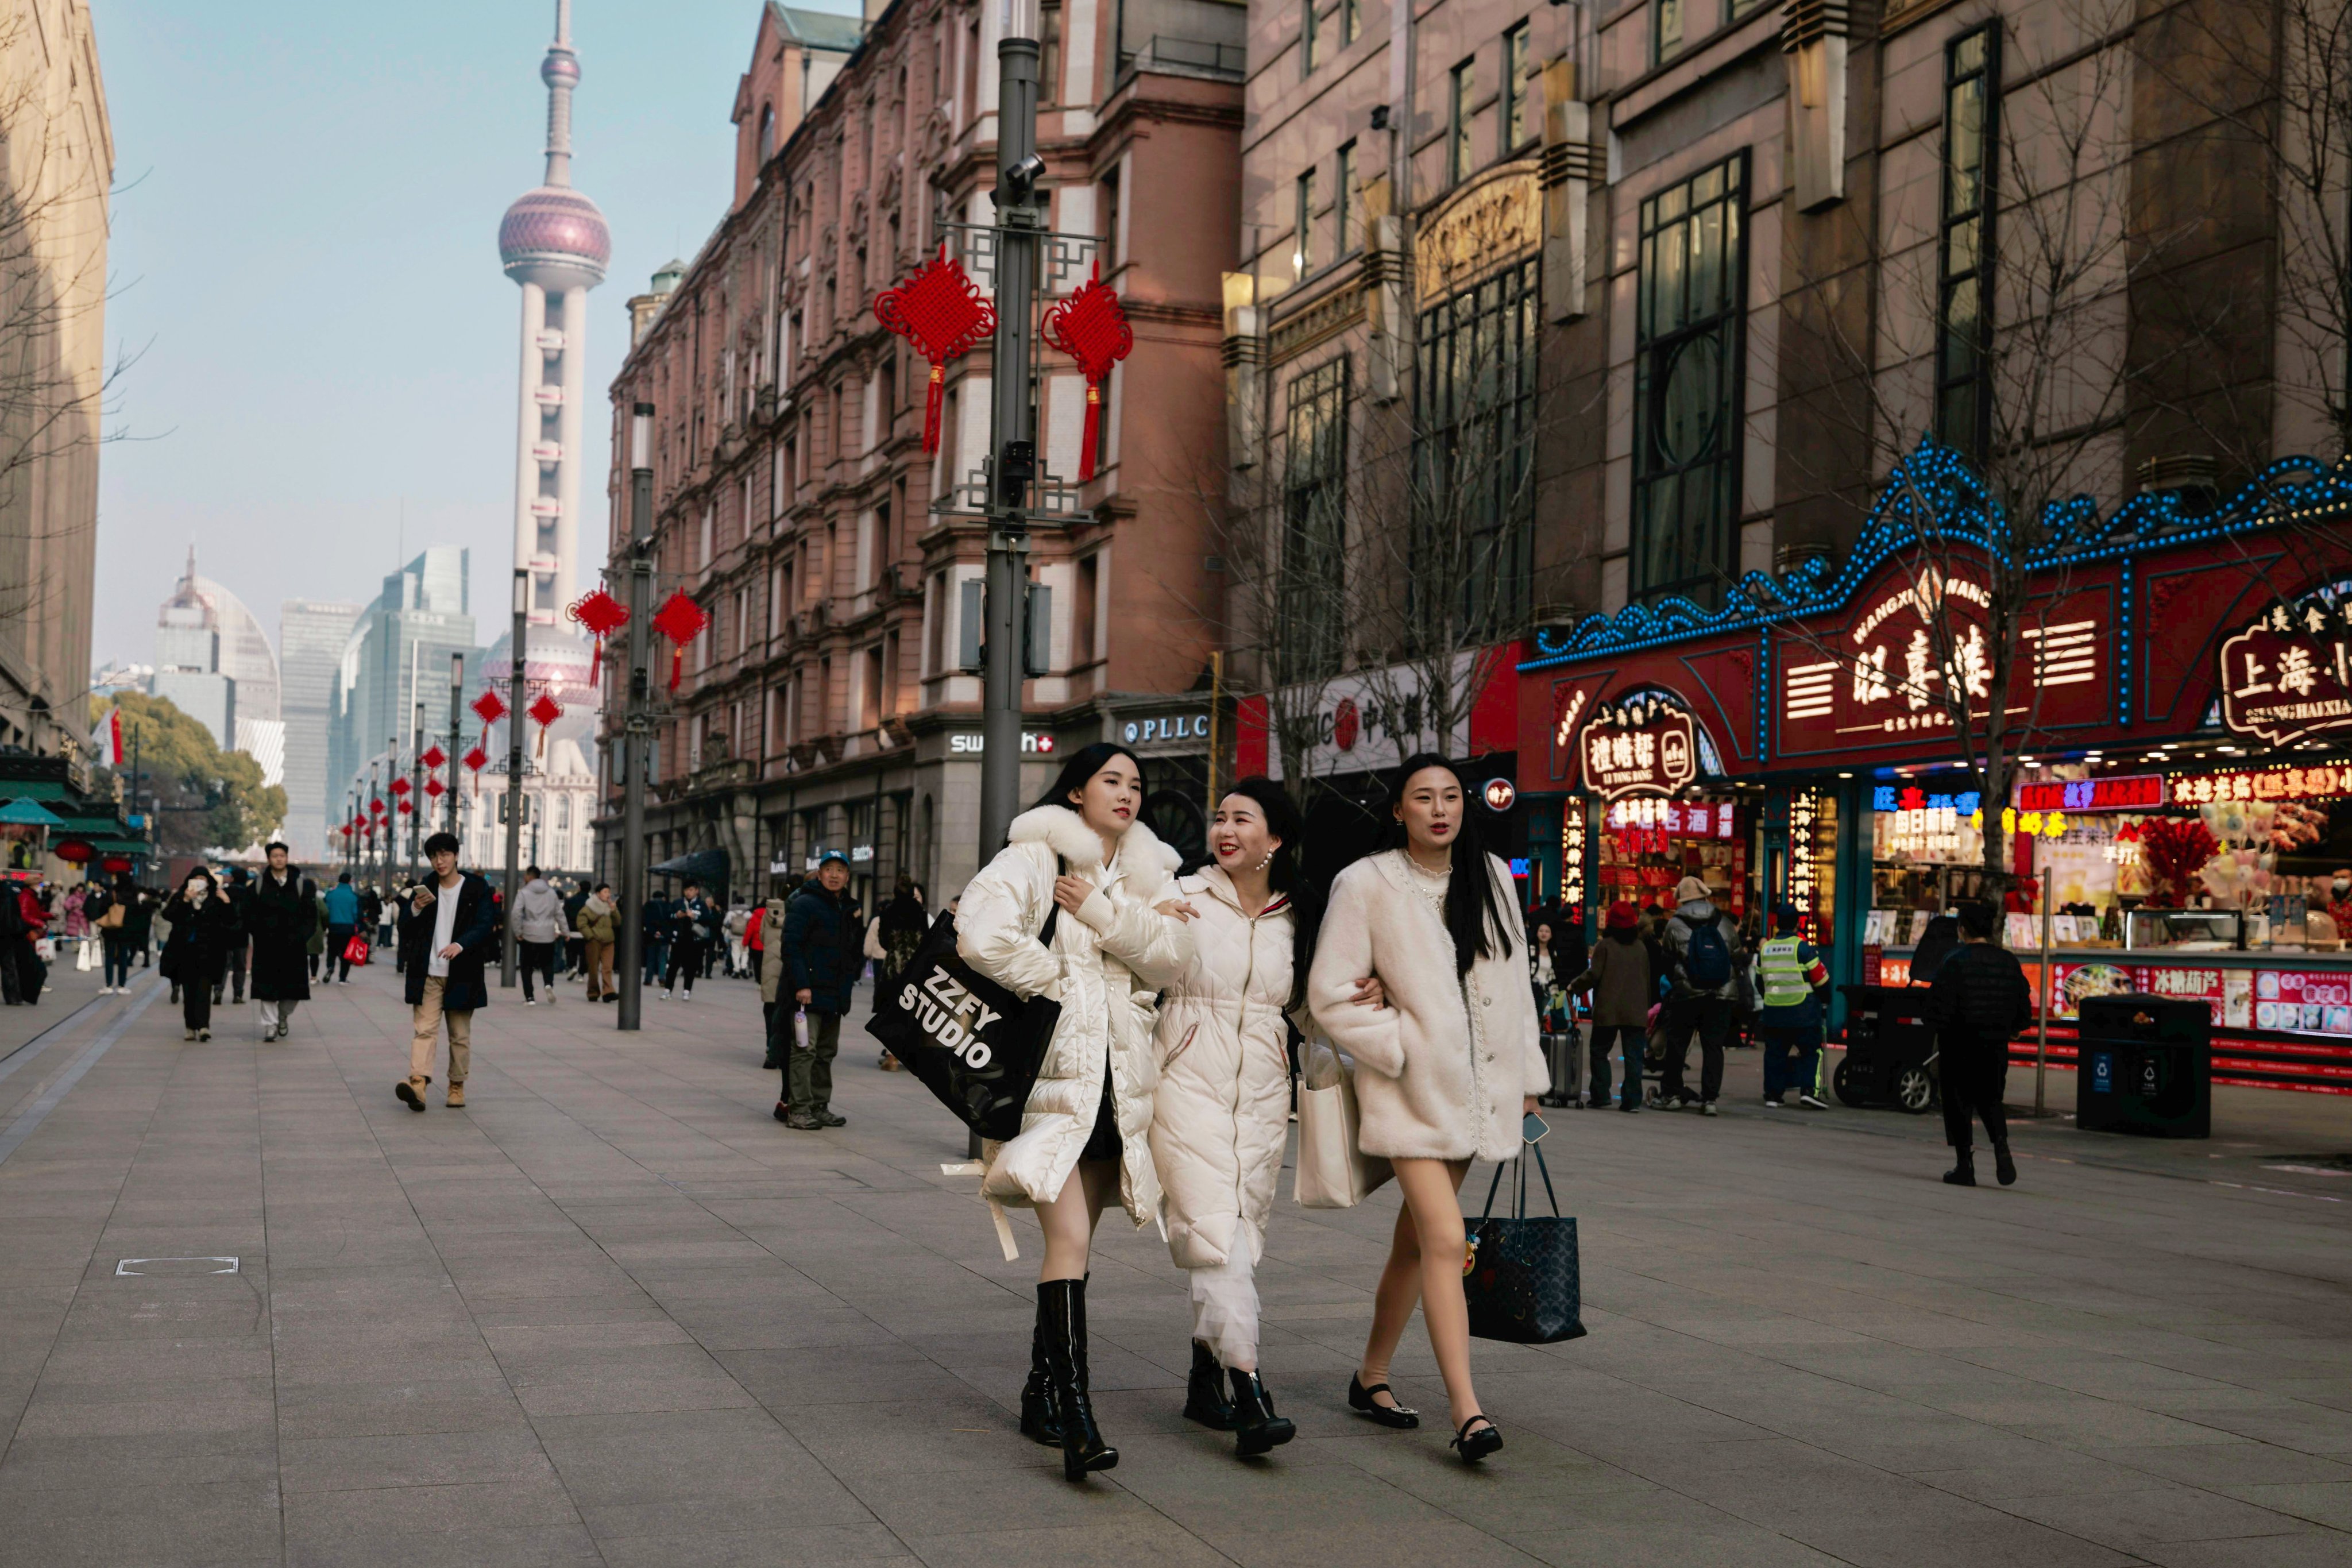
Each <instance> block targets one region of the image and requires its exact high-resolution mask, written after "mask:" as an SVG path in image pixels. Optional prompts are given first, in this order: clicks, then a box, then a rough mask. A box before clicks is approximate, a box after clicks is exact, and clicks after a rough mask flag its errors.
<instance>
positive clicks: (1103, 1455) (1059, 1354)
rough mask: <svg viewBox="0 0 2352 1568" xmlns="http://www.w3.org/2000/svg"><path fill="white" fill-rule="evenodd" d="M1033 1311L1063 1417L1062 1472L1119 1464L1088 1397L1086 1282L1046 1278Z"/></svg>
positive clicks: (1078, 1477)
mask: <svg viewBox="0 0 2352 1568" xmlns="http://www.w3.org/2000/svg"><path fill="white" fill-rule="evenodd" d="M1037 1310H1038V1312H1039V1314H1040V1316H1042V1317H1043V1318H1044V1320H1045V1371H1046V1375H1047V1376H1048V1378H1050V1380H1051V1381H1052V1383H1053V1386H1054V1403H1055V1405H1056V1406H1057V1407H1058V1408H1059V1410H1060V1413H1061V1417H1062V1474H1063V1475H1064V1477H1066V1479H1070V1480H1074V1481H1082V1480H1084V1479H1086V1478H1087V1472H1088V1471H1091V1470H1108V1469H1109V1468H1111V1467H1112V1466H1114V1465H1116V1464H1118V1449H1116V1448H1114V1447H1111V1446H1110V1445H1109V1444H1108V1443H1106V1442H1104V1441H1103V1435H1102V1431H1101V1429H1100V1428H1099V1427H1097V1426H1096V1425H1095V1411H1094V1404H1093V1401H1092V1400H1090V1399H1089V1398H1088V1397H1087V1282H1086V1281H1085V1280H1083V1279H1047V1280H1045V1281H1043V1282H1041V1283H1040V1284H1039V1285H1038V1287H1037Z"/></svg>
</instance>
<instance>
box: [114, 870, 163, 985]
mask: <svg viewBox="0 0 2352 1568" xmlns="http://www.w3.org/2000/svg"><path fill="white" fill-rule="evenodd" d="M129 886H130V888H131V896H130V899H129V908H128V910H127V912H126V913H125V914H124V915H123V918H122V930H123V935H124V938H125V943H126V945H127V946H128V947H129V948H130V950H131V953H132V954H133V955H134V956H136V957H137V958H138V960H139V967H140V968H142V969H146V968H149V967H152V964H153V963H154V958H153V952H154V946H153V942H154V934H155V910H156V907H157V905H158V904H159V902H160V901H161V900H158V899H157V898H156V897H155V894H154V891H153V889H148V888H142V887H140V886H139V885H138V884H136V883H131V884H129Z"/></svg>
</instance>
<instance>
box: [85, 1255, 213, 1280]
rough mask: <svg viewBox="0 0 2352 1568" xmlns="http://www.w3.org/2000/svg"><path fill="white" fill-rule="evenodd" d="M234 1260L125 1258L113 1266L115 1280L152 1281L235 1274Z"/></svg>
mask: <svg viewBox="0 0 2352 1568" xmlns="http://www.w3.org/2000/svg"><path fill="white" fill-rule="evenodd" d="M236 1272H237V1261H236V1258H123V1259H121V1261H120V1262H118V1263H116V1264H115V1266H114V1277H115V1278H116V1279H163V1278H170V1277H172V1276H173V1275H189V1274H235V1273H236Z"/></svg>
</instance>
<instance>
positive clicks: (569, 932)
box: [563, 883, 596, 1002]
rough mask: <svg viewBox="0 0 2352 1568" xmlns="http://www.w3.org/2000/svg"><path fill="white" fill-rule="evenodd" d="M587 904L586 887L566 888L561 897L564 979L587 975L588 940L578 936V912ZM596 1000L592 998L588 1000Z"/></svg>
mask: <svg viewBox="0 0 2352 1568" xmlns="http://www.w3.org/2000/svg"><path fill="white" fill-rule="evenodd" d="M587 902H588V887H587V885H586V884H585V883H583V884H581V885H580V886H578V887H576V888H574V887H567V889H566V890H565V892H564V895H563V957H564V963H565V965H566V972H565V973H564V976H563V977H564V978H565V979H566V980H576V979H578V978H580V977H581V976H582V975H583V974H586V973H588V939H587V938H586V937H583V936H582V935H581V934H580V910H581V908H582V907H583V905H585V904H586V903H587ZM588 1000H590V1001H591V1002H593V1001H594V1000H596V998H594V997H593V996H591V997H590V998H588Z"/></svg>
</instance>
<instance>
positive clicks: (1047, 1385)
mask: <svg viewBox="0 0 2352 1568" xmlns="http://www.w3.org/2000/svg"><path fill="white" fill-rule="evenodd" d="M1021 1435H1022V1436H1024V1437H1026V1438H1029V1439H1030V1440H1031V1441H1032V1442H1037V1443H1043V1444H1045V1447H1048V1448H1058V1447H1061V1446H1062V1412H1061V1408H1060V1406H1059V1405H1056V1404H1055V1402H1054V1379H1053V1374H1052V1373H1050V1372H1049V1371H1048V1370H1047V1368H1046V1365H1045V1302H1044V1300H1039V1301H1038V1303H1037V1321H1036V1325H1035V1326H1034V1328H1032V1329H1031V1330H1030V1331H1029V1381H1028V1382H1026V1383H1024V1384H1022V1385H1021Z"/></svg>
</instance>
